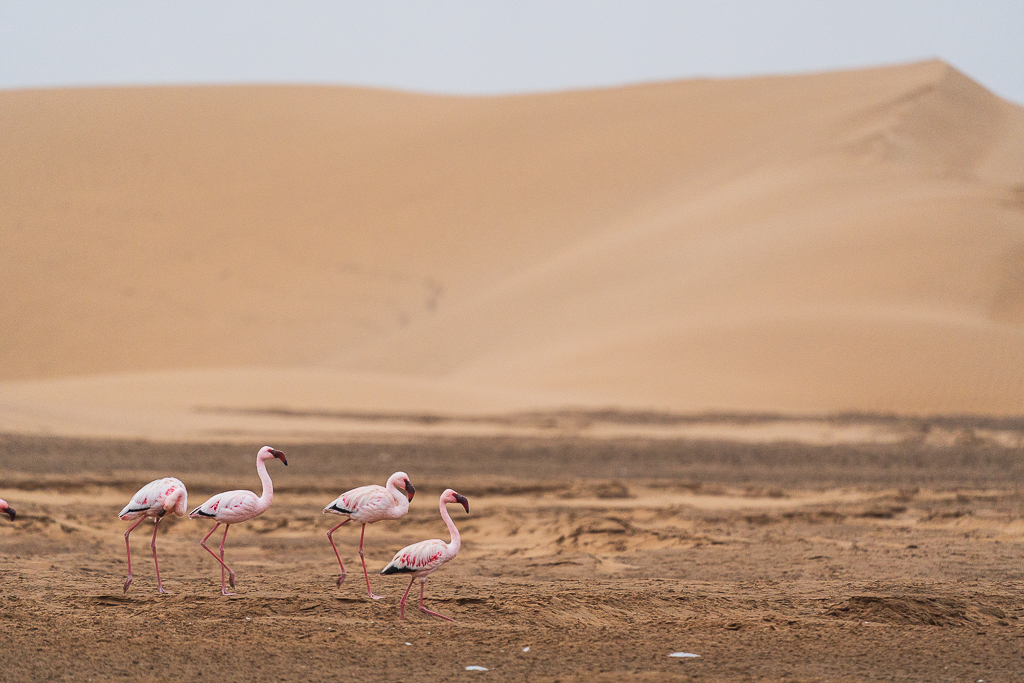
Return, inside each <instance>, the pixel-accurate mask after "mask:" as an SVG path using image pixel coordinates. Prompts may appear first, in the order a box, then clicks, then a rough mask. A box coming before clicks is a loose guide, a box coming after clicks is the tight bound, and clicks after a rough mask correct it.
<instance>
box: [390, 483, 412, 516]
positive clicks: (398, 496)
mask: <svg viewBox="0 0 1024 683" xmlns="http://www.w3.org/2000/svg"><path fill="white" fill-rule="evenodd" d="M384 488H386V489H387V492H388V494H389V495H390V496H391V497H392V498H393V499H394V501H395V505H396V506H398V509H399V510H400V511H401V510H403V509H404V511H405V512H408V511H409V498H408V497H407V496H406V495H405V494H404V493H402V492H401V491H399V490H398V487H397V486H395V482H393V481H391V480H388V483H387V486H385V487H384Z"/></svg>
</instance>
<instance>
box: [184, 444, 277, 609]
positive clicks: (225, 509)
mask: <svg viewBox="0 0 1024 683" xmlns="http://www.w3.org/2000/svg"><path fill="white" fill-rule="evenodd" d="M271 458H277V459H278V460H280V461H281V462H283V463H284V464H285V465H287V464H288V458H286V457H285V456H284V453H282V452H281V451H279V450H276V449H274V448H271V447H270V446H264V447H263V448H261V449H260V452H259V453H257V454H256V472H257V474H259V475H260V481H262V482H263V495H261V496H257V495H256V494H255V493H253V492H252V491H225V492H224V493H218V494H217V495H215V496H213V497H212V498H210V499H209V500H207V501H206V502H205V503H203V504H202V505H200V506H199V507H197V508H195V509H194V510H192V512H190V513H189V515H188V516H189V517H191V518H192V519H196V518H199V517H206V518H209V519H214V520H216V521H217V523H216V524H214V525H213V528H212V529H210V533H208V534H206V536H204V537H203V540H201V541H199V545H201V546H203V548H205V549H206V552H208V553H210V554H211V555H213V557H214V559H215V560H217V561H218V562H220V592H221V594H222V595H236V593H229V592H228V591H227V588H226V587H225V586H224V571H225V570H227V572H228V575H229V576H230V581H231V587H232V588H234V587H235V572H234V570H232V569H231V567H229V566H227V565H226V564H225V563H224V541H226V540H227V538H228V529H229V528H231V525H232V524H234V523H236V522H245V521H247V520H250V519H252V518H253V517H258V516H260V515H262V514H263V513H264V512H266V511H267V508H269V507H270V504H271V503H272V502H273V501H274V483H273V482H272V481H270V475H269V474H267V466H266V465H265V464H264V463H266V461H267V460H270V459H271ZM221 524H223V525H224V537H223V538H221V539H220V557H217V553H215V552H213V551H212V550H211V549H210V547H209V546H208V545H206V539H208V538H209V537H210V536H212V535H213V532H214V531H216V530H217V527H219V526H220V525H221Z"/></svg>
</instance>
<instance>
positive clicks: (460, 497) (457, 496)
mask: <svg viewBox="0 0 1024 683" xmlns="http://www.w3.org/2000/svg"><path fill="white" fill-rule="evenodd" d="M455 502H456V503H459V504H461V505H462V507H464V508H466V512H469V500H468V499H467V498H466V497H465V496H464V495H462V494H461V493H456V494H455Z"/></svg>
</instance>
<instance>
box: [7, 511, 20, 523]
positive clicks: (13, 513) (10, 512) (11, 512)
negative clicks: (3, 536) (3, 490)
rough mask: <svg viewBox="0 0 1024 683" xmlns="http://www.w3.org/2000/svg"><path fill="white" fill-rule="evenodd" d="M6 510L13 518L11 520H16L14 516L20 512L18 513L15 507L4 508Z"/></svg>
mask: <svg viewBox="0 0 1024 683" xmlns="http://www.w3.org/2000/svg"><path fill="white" fill-rule="evenodd" d="M4 512H6V513H7V516H8V517H10V518H11V521H12V522H13V521H14V517H15V515H17V514H18V513H16V512H15V511H14V508H7V509H6V510H4Z"/></svg>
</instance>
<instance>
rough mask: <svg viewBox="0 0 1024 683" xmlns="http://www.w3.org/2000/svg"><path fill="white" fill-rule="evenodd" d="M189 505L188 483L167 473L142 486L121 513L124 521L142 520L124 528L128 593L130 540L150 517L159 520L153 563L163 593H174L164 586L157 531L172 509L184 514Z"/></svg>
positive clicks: (157, 583)
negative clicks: (158, 558)
mask: <svg viewBox="0 0 1024 683" xmlns="http://www.w3.org/2000/svg"><path fill="white" fill-rule="evenodd" d="M187 509H188V491H186V490H185V485H184V484H182V483H181V481H180V480H178V479H175V478H174V477H164V478H163V479H157V480H155V481H151V482H149V483H148V484H146V485H145V486H143V487H142V488H141V489H139V490H138V492H136V494H135V495H134V496H132V499H131V500H130V501H128V504H127V505H125V506H124V509H123V510H121V512H119V513H118V514H117V516H118V517H120V518H121V521H124V522H130V521H132V520H133V519H137V520H139V521H137V522H135V524H132V525H131V526H130V527H128V531H126V532H124V547H125V548H127V550H128V579H127V580H126V581H125V582H124V592H125V593H127V592H128V586H130V585H132V546H131V544H130V543H129V542H128V536H129V535H130V534H131V533H132V531H133V530H134V529H135V527H137V526H138V525H140V524H142V523H143V522H144V521H146V519H147V518H150V517H152V518H153V519H155V520H156V523H155V524H154V525H153V542H152V543H150V547H151V548H152V549H153V565H154V566H155V567H156V587H157V589H158V590H159V591H160V592H161V593H170V591H165V590H164V584H163V582H162V581H160V562H159V560H157V559H156V532H157V529H159V528H160V520H161V519H163V516H164V515H166V514H167V513H168V512H170V513H171V514H174V515H178V516H179V517H183V516H184V515H185V510H187Z"/></svg>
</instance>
